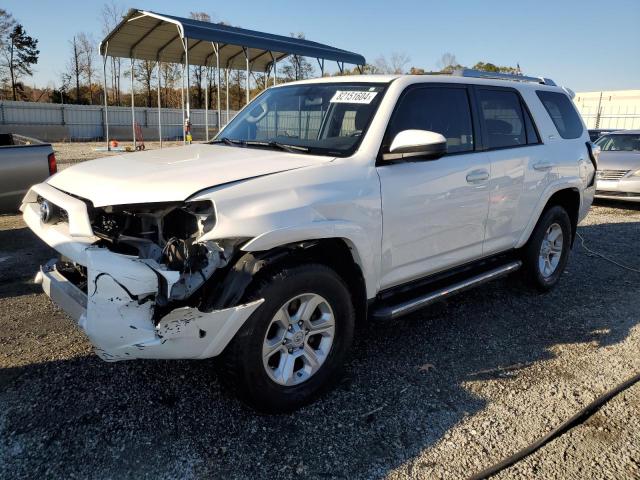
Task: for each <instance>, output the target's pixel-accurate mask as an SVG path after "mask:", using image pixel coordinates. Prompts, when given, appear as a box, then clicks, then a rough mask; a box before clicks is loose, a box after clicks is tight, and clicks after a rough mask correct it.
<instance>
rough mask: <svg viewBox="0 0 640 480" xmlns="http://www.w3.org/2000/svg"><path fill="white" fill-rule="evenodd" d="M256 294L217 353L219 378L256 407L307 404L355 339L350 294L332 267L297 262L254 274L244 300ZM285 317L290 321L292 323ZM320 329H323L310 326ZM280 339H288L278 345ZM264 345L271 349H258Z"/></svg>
mask: <svg viewBox="0 0 640 480" xmlns="http://www.w3.org/2000/svg"><path fill="white" fill-rule="evenodd" d="M260 298H263V299H264V303H263V304H262V305H260V307H258V309H257V310H256V311H255V312H254V313H253V314H252V315H251V316H250V317H249V319H248V320H247V321H246V322H245V324H244V325H243V326H242V328H241V329H240V331H239V332H238V333H237V335H236V336H235V337H234V339H233V340H232V341H231V343H230V344H229V345H228V346H227V348H226V349H225V351H224V352H223V354H222V363H221V372H220V374H221V379H222V381H223V383H224V384H225V385H226V386H227V387H230V388H231V389H232V390H233V391H235V393H236V394H237V395H238V396H239V397H240V399H242V400H243V401H244V402H245V403H247V404H249V405H250V406H252V407H253V408H255V409H256V410H258V411H261V412H265V413H284V412H290V411H292V410H295V409H297V408H299V407H301V406H303V405H305V404H307V403H310V402H311V401H312V400H314V399H315V398H317V397H318V396H319V395H320V394H322V393H323V392H324V391H326V389H327V388H328V387H329V386H331V385H332V383H333V382H335V381H336V380H337V378H338V374H339V372H340V370H341V367H342V365H343V363H344V360H345V357H346V355H347V351H348V349H349V347H350V345H351V341H352V339H353V330H354V323H355V313H354V308H353V304H352V301H351V296H350V294H349V290H348V288H347V286H346V285H345V283H344V281H343V280H342V278H341V277H340V276H338V274H337V273H335V272H334V271H333V270H331V269H330V268H328V267H326V266H324V265H320V264H302V265H298V266H292V267H282V268H280V269H278V270H276V271H272V272H270V273H268V274H264V275H263V276H262V278H261V279H256V280H254V283H253V284H252V285H250V286H249V288H248V291H247V294H246V295H245V297H244V299H243V303H245V302H249V301H252V300H257V299H260ZM318 302H319V304H318V306H317V307H313V306H312V305H315V304H316V303H318ZM303 306H308V308H307V309H306V310H305V309H304V308H303ZM312 309H313V311H312ZM303 310H304V311H303ZM307 310H308V311H307ZM284 311H286V313H287V314H284V313H283V312H284ZM305 312H306V313H305ZM331 316H332V317H333V330H332V329H331V328H332V327H331ZM306 317H309V320H308V321H307V320H306ZM290 319H293V323H291V322H290V321H289V320H290ZM298 319H301V320H299V321H296V320H298ZM287 322H288V323H287ZM284 324H291V327H290V329H285V328H284ZM301 325H302V326H301ZM307 327H308V328H307ZM323 328H324V330H323V331H322V333H314V332H319V331H320V330H321V329H323ZM306 331H308V333H304V332H306ZM301 332H302V333H301ZM301 336H302V337H303V340H302V344H300V342H301V340H300V338H301ZM329 340H330V341H329ZM282 342H287V343H286V344H282V346H280V344H281V343H282ZM272 347H273V352H272V351H271V348H272ZM263 349H264V350H263ZM309 349H311V350H313V352H311V351H310V350H309ZM264 351H269V352H271V353H268V354H267V355H263V353H264ZM292 352H293V353H292ZM297 355H299V356H300V359H298V357H296V356H297ZM294 358H295V360H292V359H294ZM313 358H315V360H316V364H315V365H316V366H315V367H314V366H312V365H313V362H312V361H310V360H312V359H313Z"/></svg>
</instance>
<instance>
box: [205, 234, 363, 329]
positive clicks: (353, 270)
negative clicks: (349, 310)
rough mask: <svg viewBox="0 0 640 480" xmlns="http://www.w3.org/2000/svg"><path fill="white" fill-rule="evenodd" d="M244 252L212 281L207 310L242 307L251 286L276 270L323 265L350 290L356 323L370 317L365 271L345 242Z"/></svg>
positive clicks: (336, 240) (316, 242)
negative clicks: (308, 264)
mask: <svg viewBox="0 0 640 480" xmlns="http://www.w3.org/2000/svg"><path fill="white" fill-rule="evenodd" d="M240 253H241V254H242V255H239V256H238V257H237V258H236V259H235V261H232V262H230V264H229V265H228V266H227V267H226V268H225V269H224V271H221V272H220V273H219V274H218V275H214V276H213V277H212V279H211V282H208V283H209V289H208V290H205V291H204V292H203V297H204V298H203V299H204V303H203V309H205V310H209V309H220V308H228V307H232V306H235V305H237V304H239V302H240V301H241V300H242V298H243V296H244V292H245V290H246V289H247V287H248V286H249V285H250V284H251V283H252V282H253V281H254V280H255V279H256V278H258V277H259V276H262V275H263V274H268V273H269V271H271V270H273V269H276V268H282V267H285V266H292V265H299V264H301V263H320V264H323V265H326V266H327V267H329V268H331V269H332V270H334V271H335V272H336V273H337V274H338V275H340V277H342V279H343V280H344V282H345V283H346V284H347V286H348V287H349V293H350V294H351V298H352V301H353V306H354V308H355V311H356V320H357V321H360V320H362V319H364V318H366V315H367V291H366V285H365V281H364V277H363V275H362V270H361V269H360V266H359V265H358V264H357V263H356V262H355V261H354V258H353V254H352V253H351V248H350V247H349V245H348V244H347V242H346V241H344V240H343V239H340V238H326V239H319V240H308V241H304V242H298V243H295V244H289V245H283V246H280V247H276V248H273V249H271V250H268V251H264V252H244V253H243V252H240ZM214 277H216V278H214Z"/></svg>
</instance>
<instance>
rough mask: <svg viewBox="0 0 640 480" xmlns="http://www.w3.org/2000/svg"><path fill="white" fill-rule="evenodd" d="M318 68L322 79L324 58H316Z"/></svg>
mask: <svg viewBox="0 0 640 480" xmlns="http://www.w3.org/2000/svg"><path fill="white" fill-rule="evenodd" d="M316 60H317V61H318V66H319V67H320V76H321V77H324V58H322V59H321V58H316Z"/></svg>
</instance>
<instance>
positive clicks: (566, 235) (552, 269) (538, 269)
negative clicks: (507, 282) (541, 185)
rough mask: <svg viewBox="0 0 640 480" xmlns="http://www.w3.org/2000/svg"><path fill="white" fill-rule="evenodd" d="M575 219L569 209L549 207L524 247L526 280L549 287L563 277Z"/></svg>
mask: <svg viewBox="0 0 640 480" xmlns="http://www.w3.org/2000/svg"><path fill="white" fill-rule="evenodd" d="M571 237H572V229H571V220H570V219H569V215H568V214H567V212H566V210H565V209H564V208H562V207H560V206H557V205H556V206H554V207H551V208H549V209H548V210H546V211H545V212H544V213H543V215H542V217H540V220H538V224H537V225H536V227H535V228H534V230H533V233H532V234H531V238H529V241H528V242H527V244H526V245H525V247H524V249H523V255H522V260H523V268H522V273H523V275H524V280H525V281H526V282H527V283H528V284H529V285H531V286H533V287H534V288H536V289H538V290H540V291H547V290H549V289H551V288H552V287H554V286H555V285H556V284H557V283H558V281H559V280H560V276H561V275H562V272H563V271H564V268H565V266H566V265H567V261H568V260H569V252H570V250H571Z"/></svg>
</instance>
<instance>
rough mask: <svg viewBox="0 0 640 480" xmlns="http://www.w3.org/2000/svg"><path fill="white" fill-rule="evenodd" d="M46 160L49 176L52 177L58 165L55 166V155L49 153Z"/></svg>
mask: <svg viewBox="0 0 640 480" xmlns="http://www.w3.org/2000/svg"><path fill="white" fill-rule="evenodd" d="M47 160H48V161H49V175H53V174H54V173H56V172H57V171H58V165H57V164H56V154H55V153H50V154H49V156H48V157H47Z"/></svg>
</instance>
